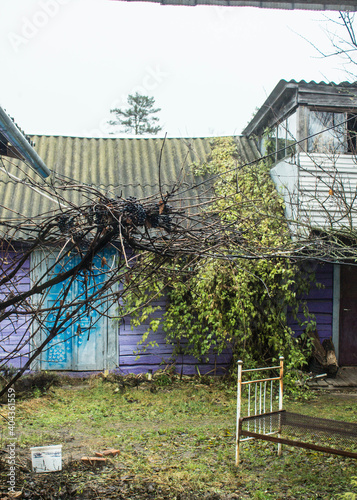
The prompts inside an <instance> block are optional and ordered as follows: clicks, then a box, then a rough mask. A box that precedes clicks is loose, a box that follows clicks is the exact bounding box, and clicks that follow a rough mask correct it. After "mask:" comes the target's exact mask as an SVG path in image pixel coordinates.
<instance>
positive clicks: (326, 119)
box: [307, 110, 346, 153]
mask: <svg viewBox="0 0 357 500" xmlns="http://www.w3.org/2000/svg"><path fill="white" fill-rule="evenodd" d="M344 121H345V114H344V113H331V112H327V111H313V110H310V113H309V128H308V136H309V137H308V140H307V148H308V151H309V152H311V153H317V152H318V153H343V152H344V151H345V149H346V148H345V124H344Z"/></svg>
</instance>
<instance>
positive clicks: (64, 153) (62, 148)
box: [0, 136, 259, 219]
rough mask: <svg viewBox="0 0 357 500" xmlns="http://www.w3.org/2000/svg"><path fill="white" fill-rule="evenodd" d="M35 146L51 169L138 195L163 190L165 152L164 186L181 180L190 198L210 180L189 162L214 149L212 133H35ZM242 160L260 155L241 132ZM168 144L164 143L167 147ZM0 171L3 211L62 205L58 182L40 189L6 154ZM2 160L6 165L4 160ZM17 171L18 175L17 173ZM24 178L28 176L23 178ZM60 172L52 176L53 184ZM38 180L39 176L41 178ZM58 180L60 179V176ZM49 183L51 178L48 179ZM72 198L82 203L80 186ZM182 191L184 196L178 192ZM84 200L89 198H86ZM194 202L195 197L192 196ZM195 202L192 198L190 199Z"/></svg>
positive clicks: (197, 196) (27, 211) (199, 196)
mask: <svg viewBox="0 0 357 500" xmlns="http://www.w3.org/2000/svg"><path fill="white" fill-rule="evenodd" d="M32 140H33V141H34V143H35V149H36V151H37V152H38V154H39V156H40V157H41V158H42V159H43V160H44V162H45V163H46V165H47V166H48V167H49V169H50V170H51V171H52V172H53V173H55V174H57V175H58V176H61V177H63V178H68V179H69V180H76V181H78V182H79V183H81V184H89V185H91V186H95V187H97V188H98V189H100V190H102V191H103V192H106V193H111V194H110V196H114V195H119V196H120V195H122V196H123V197H125V198H127V197H128V196H135V197H136V198H138V199H142V198H145V197H149V196H152V195H157V194H158V193H159V192H160V187H159V158H160V152H161V150H162V160H161V190H162V192H163V193H166V191H167V190H170V188H171V187H172V185H173V184H174V183H175V182H177V181H178V180H180V181H181V182H182V187H181V191H182V192H185V194H183V197H184V198H186V199H187V198H191V199H195V201H197V199H201V200H202V197H207V196H208V193H207V188H208V187H209V184H201V185H200V186H197V187H194V186H195V184H197V183H199V180H198V179H197V178H194V177H193V175H192V169H190V168H188V166H189V165H191V164H192V163H200V162H205V161H207V159H208V158H209V155H210V153H211V144H212V140H213V139H212V138H186V139H184V138H182V139H166V141H165V144H164V147H163V141H164V139H159V138H148V139H141V138H140V139H139V138H138V139H137V138H135V139H116V138H79V137H62V136H32ZM235 140H236V142H237V146H238V152H239V156H240V158H241V163H242V164H245V163H249V162H251V161H254V160H255V159H257V158H259V152H258V150H257V148H256V147H255V144H254V142H253V141H251V140H248V139H247V138H245V137H236V138H235ZM162 147H163V149H162ZM2 160H3V164H4V165H5V167H6V170H7V172H8V174H7V173H5V171H4V167H2V169H1V171H0V196H1V200H2V202H1V204H2V206H3V207H5V208H3V209H2V211H1V213H0V215H1V218H2V219H3V218H4V217H6V218H9V217H10V216H12V217H15V216H16V214H22V215H26V216H29V217H33V216H36V215H39V214H43V213H47V212H51V211H52V210H55V209H57V208H59V207H58V201H56V200H55V199H54V198H51V192H53V191H52V188H50V187H49V189H48V192H47V194H44V193H42V194H40V193H39V192H37V191H36V190H34V188H31V187H30V186H29V183H28V175H27V173H26V174H24V173H22V172H21V171H19V168H18V167H21V162H17V161H9V160H6V159H5V158H3V159H2ZM0 166H1V165H0ZM11 175H13V176H16V178H12V177H11ZM19 178H21V179H27V182H26V184H21V183H20V182H19V180H18V179H19ZM53 179H55V177H54V176H53V175H52V176H51V181H49V182H47V185H48V186H50V185H51V182H53ZM36 181H37V182H38V177H37V179H36ZM55 182H56V181H55ZM44 185H45V183H44ZM66 197H68V198H69V199H70V200H71V201H73V202H74V203H76V204H79V203H81V200H80V198H79V197H80V194H79V192H78V191H76V190H71V191H69V192H68V194H67V193H66ZM178 197H179V196H178ZM82 201H83V200H82ZM191 203H192V201H191ZM189 204H190V202H189Z"/></svg>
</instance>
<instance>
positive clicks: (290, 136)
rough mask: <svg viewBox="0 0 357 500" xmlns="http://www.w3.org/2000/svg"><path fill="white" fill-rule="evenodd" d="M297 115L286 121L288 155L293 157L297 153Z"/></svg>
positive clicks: (294, 114)
mask: <svg viewBox="0 0 357 500" xmlns="http://www.w3.org/2000/svg"><path fill="white" fill-rule="evenodd" d="M296 131H297V126H296V113H293V114H292V115H290V116H289V117H288V119H287V120H286V147H287V151H286V154H288V155H292V154H294V153H295V152H296V144H295V143H296V141H297V138H296V137H297V136H296Z"/></svg>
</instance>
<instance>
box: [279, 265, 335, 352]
mask: <svg viewBox="0 0 357 500" xmlns="http://www.w3.org/2000/svg"><path fill="white" fill-rule="evenodd" d="M315 282H316V283H321V284H322V285H323V288H317V287H316V286H312V287H311V290H310V293H309V294H308V295H307V296H304V297H302V298H303V299H304V300H306V302H307V305H308V308H309V311H310V313H311V314H314V315H315V317H316V325H317V332H318V334H319V337H320V340H321V342H322V341H323V340H324V339H328V338H330V337H332V310H333V264H319V266H318V267H317V269H316V271H315ZM298 317H299V319H300V320H301V321H304V320H305V318H304V316H303V315H302V314H299V315H298ZM288 324H289V326H290V327H291V328H292V330H293V331H294V332H295V334H296V335H299V334H301V333H302V331H303V330H304V327H301V326H300V325H299V324H298V322H297V321H296V320H295V319H294V318H292V316H291V315H289V316H288Z"/></svg>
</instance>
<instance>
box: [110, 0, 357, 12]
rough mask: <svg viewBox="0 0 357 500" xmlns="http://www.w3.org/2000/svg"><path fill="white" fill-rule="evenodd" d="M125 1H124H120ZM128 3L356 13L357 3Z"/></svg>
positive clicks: (232, 0)
mask: <svg viewBox="0 0 357 500" xmlns="http://www.w3.org/2000/svg"><path fill="white" fill-rule="evenodd" d="M119 1H123V0H119ZM126 1H127V2H137V1H140V2H142V1H147V2H155V3H160V4H161V5H186V6H187V5H188V6H196V5H220V6H222V7H258V8H261V9H286V10H337V11H348V10H349V11H356V10H357V2H356V1H354V0H345V1H344V2H343V3H340V4H339V3H337V2H336V1H334V0H331V1H328V0H327V1H325V2H321V1H318V0H316V1H314V0H307V1H300V2H286V1H283V0H281V1H279V0H277V1H275V2H265V1H264V0H263V1H260V2H258V1H249V0H247V1H245V0H126Z"/></svg>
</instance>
